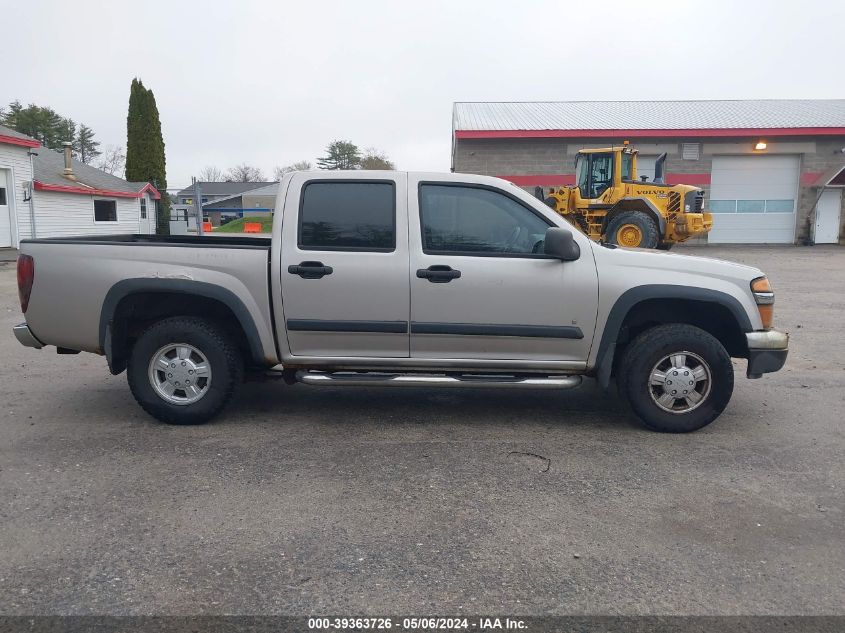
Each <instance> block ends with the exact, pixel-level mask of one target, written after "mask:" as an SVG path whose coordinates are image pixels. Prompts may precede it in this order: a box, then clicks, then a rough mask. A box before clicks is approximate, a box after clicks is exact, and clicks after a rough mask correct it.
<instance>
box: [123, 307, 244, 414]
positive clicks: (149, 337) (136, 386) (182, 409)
mask: <svg viewBox="0 0 845 633" xmlns="http://www.w3.org/2000/svg"><path fill="white" fill-rule="evenodd" d="M127 377H128V379H129V388H130V389H131V391H132V395H133V396H135V400H137V402H138V404H140V405H141V407H142V408H143V409H144V411H146V412H147V413H149V414H150V415H152V416H153V417H154V418H156V419H158V420H161V421H162V422H167V423H168V424H202V423H203V422H207V421H208V420H210V419H211V418H213V417H214V416H215V415H217V414H218V413H219V412H220V411H221V410H222V409H223V408H224V407H225V406H226V404H227V403H228V402H229V400H231V398H232V396H233V395H234V393H235V390H236V388H237V387H238V386H239V385H240V383H241V382H242V380H243V358H242V356H241V353H240V351H239V349H238V346H237V345H236V344H235V343H234V342H233V341H232V340H231V338H230V337H229V336H228V335H227V334H226V332H225V331H224V330H223V329H222V328H220V327H219V326H218V325H217V324H216V323H214V322H212V321H209V320H207V319H201V318H197V317H172V318H169V319H165V320H163V321H158V322H157V323H154V324H153V325H151V326H150V327H148V328H147V329H146V331H144V333H143V334H142V335H141V337H140V338H139V339H138V340H137V342H136V343H135V345H134V346H133V347H132V351H131V353H130V356H129V363H128V366H127Z"/></svg>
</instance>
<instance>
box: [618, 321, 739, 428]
mask: <svg viewBox="0 0 845 633" xmlns="http://www.w3.org/2000/svg"><path fill="white" fill-rule="evenodd" d="M619 371H620V372H621V374H622V375H620V376H617V382H618V384H619V387H620V391H621V392H622V393H623V395H624V396H625V397H626V398H627V400H628V402H629V403H630V405H631V408H632V409H633V410H634V412H635V413H636V414H637V416H638V417H639V418H640V419H641V420H642V422H643V424H644V425H645V426H646V427H647V428H649V429H651V430H653V431H662V432H665V433H688V432H690V431H696V430H698V429H700V428H702V427H704V426H707V425H708V424H710V423H711V422H712V421H713V420H715V419H716V418H717V417H719V415H720V414H721V413H722V411H724V410H725V407H726V406H727V405H728V402H729V401H730V399H731V394H732V393H733V386H734V374H733V365H732V364H731V358H730V356H729V355H728V353H727V351H725V348H724V347H723V346H722V344H721V343H720V342H719V341H718V340H716V339H715V338H714V337H713V336H711V335H710V334H709V333H707V332H705V331H704V330H702V329H699V328H697V327H694V326H691V325H684V324H680V323H672V324H668V325H659V326H656V327H653V328H651V329H649V330H646V331H645V332H643V333H642V334H640V335H639V336H638V337H637V338H636V339H635V340H634V341H633V342H632V343H631V344H630V345H629V346H628V347H627V349H626V350H625V352H624V356H623V357H622V362H621V363H620V364H619Z"/></svg>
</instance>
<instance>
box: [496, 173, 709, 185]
mask: <svg viewBox="0 0 845 633" xmlns="http://www.w3.org/2000/svg"><path fill="white" fill-rule="evenodd" d="M499 178H503V179H505V180H510V181H511V182H512V183H513V184H515V185H519V186H520V187H536V186H537V185H539V186H546V187H553V186H556V185H574V184H575V175H574V174H531V175H521V176H499ZM666 182H667V183H669V184H670V185H709V184H710V174H707V173H701V174H666ZM646 184H648V183H646Z"/></svg>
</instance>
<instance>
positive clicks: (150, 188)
mask: <svg viewBox="0 0 845 633" xmlns="http://www.w3.org/2000/svg"><path fill="white" fill-rule="evenodd" d="M146 191H149V192H150V195H152V197H153V200H161V194H160V193H159V192H158V189H156V188H155V187H153V186H152V185H151V184H150V183H147V184H146V185H144V188H143V189H141V191H139V192H138V197H139V198H140V197H141V196H142V195H144V192H146Z"/></svg>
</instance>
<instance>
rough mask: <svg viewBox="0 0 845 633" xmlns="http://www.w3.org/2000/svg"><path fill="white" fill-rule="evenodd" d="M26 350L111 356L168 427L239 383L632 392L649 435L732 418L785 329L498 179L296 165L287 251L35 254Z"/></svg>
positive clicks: (166, 243)
mask: <svg viewBox="0 0 845 633" xmlns="http://www.w3.org/2000/svg"><path fill="white" fill-rule="evenodd" d="M18 284H19V288H20V298H21V308H22V310H23V312H24V314H25V317H26V323H23V324H21V325H19V326H17V327H15V335H16V336H17V338H18V340H19V341H20V342H21V343H23V344H24V345H27V346H30V347H34V348H41V347H44V346H45V345H54V346H56V347H57V349H58V352H59V353H65V354H68V353H78V352H79V351H85V352H92V353H95V354H101V355H104V356H105V357H106V360H107V361H108V366H109V369H110V370H111V372H112V373H113V374H119V373H121V372H122V371H124V370H126V371H127V375H128V379H129V387H130V389H131V390H132V393H133V395H134V396H135V399H136V400H137V401H138V403H139V404H140V405H141V406H142V407H143V408H144V409H145V410H146V411H147V412H149V413H150V414H151V415H153V416H154V417H156V418H158V419H159V420H162V421H164V422H169V423H174V424H194V423H201V422H205V421H207V420H209V419H210V418H212V417H213V416H214V415H215V414H217V413H218V412H220V411H221V409H223V408H224V407H225V406H226V404H227V403H228V402H229V400H230V399H231V398H232V395H233V394H234V392H235V390H236V389H237V387H238V385H239V384H240V383H241V382H242V381H243V380H245V379H249V378H250V377H254V376H257V375H261V376H262V377H263V376H266V375H267V374H274V375H277V376H279V377H281V378H283V379H284V380H286V381H287V382H289V383H292V382H300V383H305V384H308V385H351V386H368V387H372V386H413V387H472V388H479V387H489V388H493V389H522V388H525V389H569V388H573V387H576V386H577V385H579V384H580V382H581V380H582V377H583V376H590V377H594V378H595V379H597V380H598V381H599V383H600V384H601V385H602V386H604V387H607V386H608V384H609V383H610V381H611V379H613V378H615V381H616V384H617V387H618V389H619V392H620V394H621V395H622V396H623V397H624V398H625V399H627V401H628V402H629V403H630V405H631V407H632V408H633V410H634V412H635V413H636V414H637V415H638V416H639V417H640V418H641V419H642V421H643V423H644V424H645V425H646V426H647V427H648V428H650V429H654V430H658V431H670V432H685V431H693V430H695V429H699V428H701V427H703V426H705V425H706V424H708V423H710V422H711V421H713V420H714V419H715V418H716V417H717V416H718V415H719V414H720V413H721V412H722V411H723V410H724V408H725V407H726V406H727V404H728V401H729V400H730V397H731V393H732V391H733V380H734V376H733V366H732V363H731V357H735V358H745V359H747V361H748V369H747V375H748V377H749V378H759V377H760V376H761V375H762V374H764V373H766V372H773V371H777V370H778V369H780V368H781V367H782V366H783V364H784V362H785V360H786V354H787V344H788V336H787V335H786V334H784V333H781V332H778V331H776V330H774V329H772V310H773V303H774V295H773V293H772V289H771V287H770V285H769V282H768V280H767V279H766V277H765V276H764V275H763V273H762V272H761V271H760V270H758V269H756V268H751V267H748V266H741V265H738V264H733V263H728V262H723V261H718V260H713V259H706V258H702V257H688V256H682V255H676V254H669V253H665V252H659V251H646V250H633V249H624V248H617V247H613V246H606V245H600V244H597V243H595V242H592V241H590V240H589V239H587V237H585V236H584V235H583V234H581V233H580V232H578V231H577V230H573V228H572V227H571V226H570V225H569V224H568V223H567V221H566V220H565V219H563V218H562V217H560V216H559V215H557V214H555V213H554V212H553V211H552V210H551V209H549V208H548V207H547V206H546V205H544V204H543V203H542V202H540V201H538V200H537V199H536V198H534V197H533V196H531V195H529V194H527V193H525V192H524V191H522V190H521V189H519V188H517V187H515V186H514V185H512V184H510V183H508V182H505V181H503V180H499V179H496V178H490V177H485V176H474V175H467V174H433V173H410V172H409V173H406V172H381V171H379V172H367V171H353V172H341V171H329V172H294V173H292V174H288V175H286V176H285V177H284V179H283V180H282V181H281V183H280V184H279V193H278V199H277V202H276V215H275V221H274V224H273V232H272V237H270V238H263V239H262V238H258V239H253V238H248V237H216V236H208V237H155V236H142V235H131V236H110V237H78V238H62V239H39V240H27V241H24V242H22V244H21V255H20V258H19V260H18Z"/></svg>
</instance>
